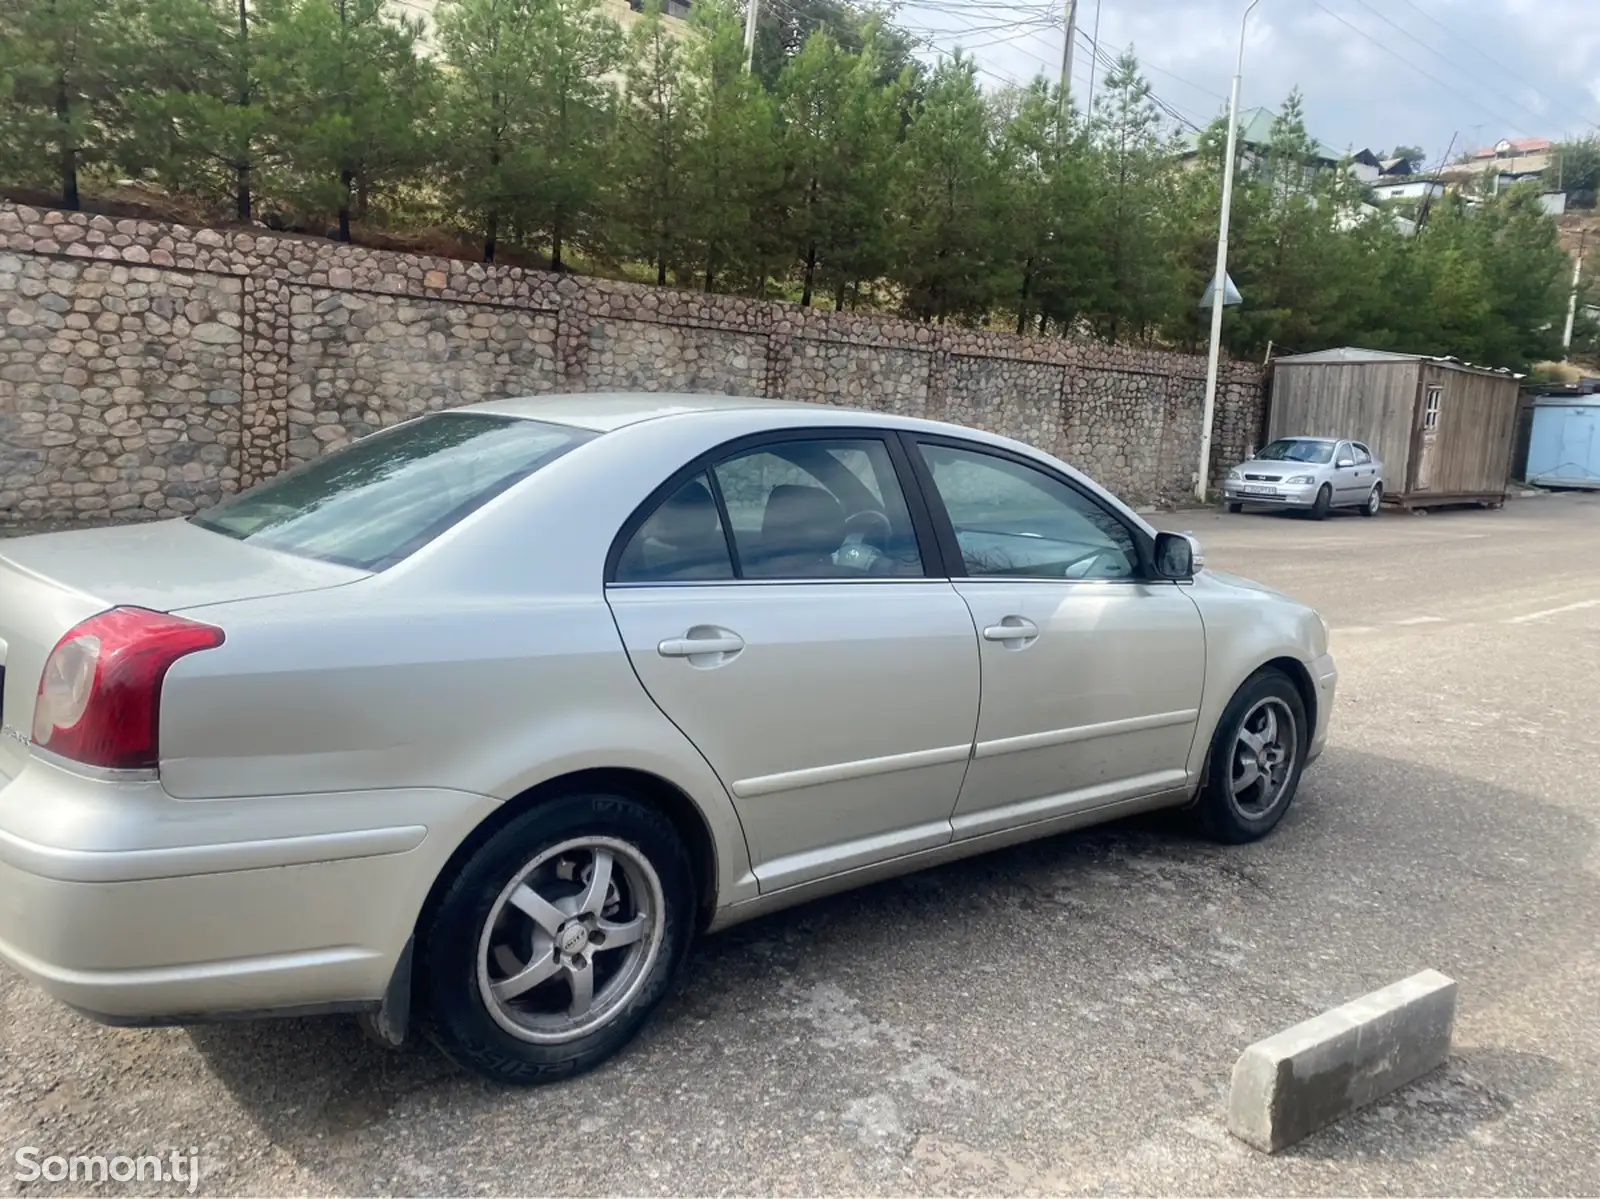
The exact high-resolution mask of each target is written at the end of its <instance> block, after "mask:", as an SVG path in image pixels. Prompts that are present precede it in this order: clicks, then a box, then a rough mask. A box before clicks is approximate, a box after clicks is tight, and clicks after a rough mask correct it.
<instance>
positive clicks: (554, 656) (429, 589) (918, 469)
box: [0, 395, 1336, 1083]
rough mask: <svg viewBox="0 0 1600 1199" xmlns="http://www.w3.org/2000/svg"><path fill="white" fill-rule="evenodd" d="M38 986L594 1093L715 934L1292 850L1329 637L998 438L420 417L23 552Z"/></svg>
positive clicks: (1285, 604)
mask: <svg viewBox="0 0 1600 1199" xmlns="http://www.w3.org/2000/svg"><path fill="white" fill-rule="evenodd" d="M0 662H3V664H4V689H3V698H4V707H3V726H4V733H3V736H0V957H3V958H4V959H5V960H6V961H8V962H10V963H11V964H12V965H13V966H14V967H15V968H16V969H17V970H19V971H21V972H22V973H23V974H24V975H26V976H28V977H29V978H31V979H33V980H34V981H35V982H36V983H38V985H39V986H41V987H43V988H44V989H45V990H46V991H48V992H50V993H51V994H52V995H54V996H56V997H57V998H59V999H61V1000H63V1001H65V1002H66V1003H68V1004H71V1005H72V1006H73V1007H75V1008H78V1009H80V1010H81V1011H84V1012H86V1013H89V1014H92V1015H95V1016H97V1017H99V1018H101V1019H105V1020H109V1021H112V1022H115V1023H123V1024H150V1023H171V1022H189V1021H195V1020H203V1019H210V1018H215V1017H222V1016H237V1015H241V1014H245V1013H249V1014H266V1013H283V1012H315V1011H339V1010H343V1011H356V1012H360V1013H362V1016H363V1019H364V1020H365V1022H366V1024H367V1027H368V1029H369V1031H370V1032H372V1033H373V1035H375V1036H378V1037H380V1038H382V1039H383V1040H385V1041H388V1042H390V1043H399V1042H401V1041H402V1040H403V1039H404V1038H405V1037H406V1035H407V1030H408V1028H410V1027H413V1026H415V1027H420V1028H421V1029H422V1030H424V1031H425V1032H426V1033H427V1035H428V1036H429V1037H431V1038H432V1039H433V1040H434V1042H436V1043H437V1044H438V1045H439V1046H441V1047H442V1048H443V1049H444V1050H445V1051H446V1052H447V1053H448V1054H449V1055H450V1056H451V1057H453V1058H454V1059H455V1060H456V1061H458V1062H460V1063H463V1064H464V1065H466V1066H468V1067H470V1068H473V1069H476V1070H479V1071H481V1072H483V1073H484V1074H486V1075H488V1076H490V1077H492V1078H495V1079H499V1080H502V1081H505V1082H511V1083H531V1082H540V1081H545V1080H549V1079H555V1078H560V1077H564V1076H567V1075H570V1074H573V1073H576V1072H579V1071H582V1070H586V1069H588V1068H590V1067H592V1066H594V1065H596V1064H598V1063H599V1062H601V1061H603V1060H605V1059H606V1058H607V1057H608V1056H609V1055H611V1054H612V1053H614V1052H616V1051H617V1050H618V1049H619V1048H620V1047H621V1046H623V1045H624V1044H625V1043H626V1042H627V1041H628V1039H629V1038H630V1037H631V1036H633V1034H634V1033H635V1032H636V1031H637V1030H638V1029H639V1027H640V1026H641V1024H642V1023H643V1022H644V1021H645V1020H646V1019H647V1018H648V1016H649V1014H650V1012H651V1011H652V1010H653V1009H654V1008H655V1007H656V1005H657V1004H658V1003H659V1002H660V1001H661V999H662V997H663V996H664V995H665V994H666V992H667V988H668V986H669V983H670V981H671V979H672V977H673V975H674V974H675V973H676V972H677V971H678V969H679V968H680V967H681V965H682V964H683V962H684V960H685V955H686V951H687V948H688V946H689V943H690V940H691V938H692V937H693V936H694V935H695V934H696V933H698V932H703V931H707V930H710V929H715V928H720V927H723V926H726V925H729V924H733V923H735V922H737V921H740V920H745V919H748V918H750V917H753V916H757V915H760V914H762V913H764V912H769V911H772V910H775V909H778V908H782V907H785V906H787V905H790V904H794V903H799V902H801V901H803V900H806V899H809V898H812V897H814V896H817V895H821V894H824V893H827V892H830V891H837V890H840V889H843V888H847V887H853V886H856V885H858V884H861V883H865V882H868V881H870V880H873V879H878V878H883V877H886V876H888V875H893V874H898V873H902V872H905V871H910V870H915V869H917V868H919V867H923V866H929V865H933V864H935V863H938V862H943V861H948V860H950V859H952V858H957V857H961V856H963V855H966V854H973V853H979V852H982V851H984V850H987V849H991V848H994V847H996V846H1001V845H1006V844H1009V843H1013V842H1017V841H1023V840H1027V839H1030V838H1035V837H1042V836H1046V835H1049V834H1051V833H1056V832H1059V831H1061V830H1063V829H1069V828H1074V827H1078V826H1082V825H1086V824H1091V823H1095V822H1098V821H1102V820H1108V819H1111V818H1113V817H1117V816H1123V815H1126V814H1129V813H1132V812H1138V811H1143V810H1147V809H1152V808H1159V807H1165V806H1174V807H1187V808H1188V809H1189V810H1190V812H1191V814H1192V816H1193V818H1194V820H1195V822H1196V824H1197V825H1198V827H1199V828H1200V829H1201V830H1203V831H1204V832H1206V833H1207V834H1208V835H1210V836H1212V837H1215V838H1217V839H1220V840H1222V841H1226V842H1245V841H1251V840H1254V839H1256V838H1258V837H1262V836H1265V835H1266V834H1267V833H1268V832H1269V831H1271V830H1272V829H1273V828H1274V827H1275V826H1276V825H1277V824H1278V822H1279V821H1280V820H1282V819H1283V816H1284V812H1285V811H1286V810H1287V809H1288V807H1289V804H1290V802H1291V801H1292V800H1293V798H1294V795H1295V791H1296V788H1297V786H1298V784H1299V781H1300V777H1301V771H1302V770H1303V769H1304V768H1305V767H1306V765H1307V764H1308V763H1309V762H1311V761H1312V759H1313V758H1315V757H1316V756H1317V754H1318V753H1319V752H1320V751H1321V750H1322V747H1323V744H1324V742H1325V741H1326V738H1327V735H1328V721H1329V715H1330V712H1331V710H1332V707H1333V695H1334V687H1335V680H1336V671H1335V669H1334V665H1333V660H1332V659H1331V658H1330V657H1329V655H1328V631H1327V626H1326V625H1325V624H1324V623H1323V621H1322V619H1321V618H1320V617H1319V616H1318V615H1317V614H1316V613H1315V612H1314V611H1312V610H1311V609H1309V608H1307V607H1305V606H1303V605H1301V604H1299V603H1296V602H1294V601H1293V600H1290V599H1287V598H1285V597H1283V596H1281V595H1278V594H1276V593H1274V592H1271V591H1269V590H1267V589H1265V588H1263V587H1260V586H1257V585H1255V584H1252V583H1248V582H1246V581H1244V580H1242V579H1235V578H1230V577H1228V576H1225V575H1220V574H1214V573H1212V572H1209V571H1206V570H1204V569H1202V568H1201V564H1200V562H1199V561H1198V559H1197V557H1196V556H1195V547H1194V543H1193V542H1192V540H1191V539H1190V538H1189V537H1187V536H1186V535H1183V534H1174V533H1158V532H1157V531H1156V530H1154V529H1152V528H1151V527H1150V526H1149V525H1147V524H1146V523H1145V522H1144V521H1143V520H1141V519H1140V518H1139V517H1138V516H1137V515H1135V514H1134V512H1133V511H1132V510H1130V509H1129V508H1128V507H1126V506H1125V505H1124V504H1122V503H1120V502H1119V501H1118V500H1116V499H1115V498H1113V497H1112V496H1111V495H1109V494H1107V493H1106V492H1105V491H1104V490H1102V489H1101V488H1099V487H1097V486H1096V485H1095V484H1094V483H1092V482H1090V481H1089V480H1088V479H1086V478H1084V477H1083V476H1082V475H1080V474H1078V473H1077V472H1076V471H1074V470H1072V469H1071V468H1070V467H1068V466H1066V465H1064V464H1063V463H1061V462H1058V461H1056V460H1055V459H1052V458H1050V457H1047V456H1045V455H1043V454H1041V453H1039V452H1037V451H1035V450H1032V449H1029V448H1028V447H1026V446H1023V445H1020V444H1018V443H1016V442H1012V441H1008V440H1006V439H1004V438H1000V437H995V436H991V435H988V434H984V433H978V432H974V431H972V430H969V429H960V428H956V427H953V426H950V425H943V424H936V423H932V422H926V421H916V420H910V419H904V418H899V417H894V416H889V415H882V414H874V413H866V412H853V411H842V410H840V409H836V408H829V407H821V406H817V407H811V406H801V405H791V404H783V403H778V402H772V401H763V400H745V399H737V398H723V397H706V396H681V397H634V396H623V395H618V396H597V395H589V396H557V397H547V398H543V399H524V400H507V401H502V402H496V403H490V404H483V405H478V406H476V407H473V408H468V409H462V410H458V411H451V412H440V413H435V414H432V415H427V416H422V417H419V418H417V419H415V420H412V421H409V422H407V423H404V424H401V425H398V426H395V427H393V428H390V429H387V430H385V431H383V432H381V433H378V434H375V435H373V436H371V437H369V438H366V439H364V440H362V441H359V442H356V443H354V444H352V445H350V446H348V447H346V448H344V449H342V450H340V451H338V452H336V453H333V454H330V455H328V456H327V457H324V458H320V459H317V460H315V461H313V462H310V463H308V464H307V465H305V466H302V467H300V468H298V469H296V470H294V471H291V472H289V473H287V474H283V475H280V476H278V477H277V478H275V479H272V480H271V481H269V482H266V483H264V484H262V485H260V486H257V487H255V488H254V489H252V490H248V491H245V492H243V493H241V494H239V495H237V496H234V497H232V498H230V499H228V500H226V501H224V502H223V503H221V504H219V505H217V506H216V507H214V508H212V509H210V510H209V511H206V512H204V513H202V514H200V515H198V516H195V517H193V518H191V519H188V520H178V521H168V522H163V523H158V524H150V525H143V526H136V527H121V528H107V529H99V530H92V531H78V532H70V533H59V534H50V535H41V536H35V537H27V538H21V539H18V540H15V541H11V542H7V543H5V544H4V547H3V554H0Z"/></svg>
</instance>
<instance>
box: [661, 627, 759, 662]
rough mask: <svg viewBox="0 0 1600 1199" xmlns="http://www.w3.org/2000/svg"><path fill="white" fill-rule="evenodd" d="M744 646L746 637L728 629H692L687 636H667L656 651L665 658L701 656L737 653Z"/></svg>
mask: <svg viewBox="0 0 1600 1199" xmlns="http://www.w3.org/2000/svg"><path fill="white" fill-rule="evenodd" d="M697 633H698V634H699V636H696V634H697ZM743 648H744V638H743V637H741V636H739V634H737V633H733V632H730V631H728V630H727V629H690V630H689V634H688V636H686V637H669V638H667V640H665V641H663V642H662V643H661V644H660V645H658V646H656V652H657V653H658V654H660V655H661V656H662V657H663V658H700V657H712V656H719V655H722V654H736V653H738V652H739V651H740V650H742V649H743Z"/></svg>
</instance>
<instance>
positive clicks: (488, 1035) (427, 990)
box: [415, 794, 696, 1086]
mask: <svg viewBox="0 0 1600 1199" xmlns="http://www.w3.org/2000/svg"><path fill="white" fill-rule="evenodd" d="M583 838H601V839H605V840H606V841H608V842H613V843H615V842H620V843H622V844H623V845H624V846H626V847H628V848H629V849H631V850H633V851H636V852H637V853H638V854H639V855H641V856H642V858H643V859H644V860H645V862H647V863H648V866H649V867H650V868H651V869H652V870H653V871H654V873H655V878H656V879H658V880H659V882H660V885H661V901H660V912H659V915H658V917H657V921H656V922H657V924H659V927H660V934H661V935H660V937H659V940H657V939H656V938H655V936H654V933H651V934H650V935H649V936H648V937H645V938H641V940H643V941H646V942H649V943H653V945H654V948H653V949H651V950H649V951H647V952H653V953H654V957H648V956H647V957H645V958H643V959H642V960H641V963H640V967H639V972H638V976H637V977H638V979H639V981H638V982H637V983H636V984H633V989H632V992H631V994H630V995H628V997H627V998H626V1001H625V1002H619V1004H618V1006H617V1008H616V1010H615V1011H614V1012H612V1013H611V1014H610V1015H609V1016H607V1017H606V1019H605V1022H604V1023H603V1024H600V1025H599V1026H598V1027H596V1028H594V1029H593V1030H592V1031H589V1032H587V1033H584V1034H582V1035H578V1036H575V1037H574V1038H573V1039H570V1040H566V1041H562V1042H559V1043H541V1042H534V1041H530V1040H527V1039H524V1038H522V1037H519V1036H517V1035H514V1034H513V1033H512V1032H509V1031H507V1029H506V1027H504V1026H503V1025H502V1024H501V1023H500V1021H499V1020H498V1019H497V1018H496V1016H495V1015H493V1014H491V1012H490V1009H489V1005H488V1002H486V1000H485V998H484V995H483V992H482V991H481V990H480V988H479V971H478V962H479V957H478V955H479V950H480V941H482V940H483V939H484V937H485V927H486V924H487V922H488V921H489V920H490V919H491V917H492V916H493V915H494V914H495V913H496V912H497V911H499V910H501V909H502V904H501V900H502V896H503V894H504V893H505V892H506V891H507V889H508V888H509V886H510V884H511V883H512V881H513V880H514V879H515V878H516V877H517V876H518V875H519V874H520V873H521V872H523V871H524V869H525V868H526V867H527V866H528V865H529V864H530V863H532V862H534V861H536V860H537V859H538V857H539V855H540V854H541V853H543V852H545V851H547V850H550V849H552V848H554V847H556V846H560V845H564V844H567V843H569V842H573V841H575V840H581V839H583ZM617 852H618V856H619V857H620V856H621V854H622V849H621V847H619V848H618V851H617ZM554 865H555V866H556V868H557V869H559V868H560V863H559V860H558V861H556V862H555V863H554ZM619 869H620V867H619ZM558 881H559V880H558ZM572 885H574V886H576V885H578V884H577V883H573V884H572ZM695 910H696V909H695V883H694V872H693V868H692V867H691V865H690V862H689V855H688V852H687V850H685V848H684V845H683V841H682V839H681V838H680V837H679V836H678V833H677V830H676V829H674V828H673V826H672V822H671V821H670V820H668V819H667V818H666V817H665V816H664V815H662V813H660V812H659V811H657V810H656V809H655V808H652V807H650V806H648V805H646V804H644V803H641V802H639V801H638V800H636V799H631V798H628V797H626V796H621V795H608V794H589V795H569V796H563V797H560V798H556V799H551V800H549V801H548V802H545V803H541V804H539V805H538V806H536V807H534V808H531V809H530V810H528V811H526V812H523V813H522V814H521V815H519V816H516V817H515V818H513V819H512V820H511V821H510V822H509V823H508V824H507V825H506V826H505V827H504V828H502V829H500V830H499V831H498V832H497V833H495V834H494V835H493V836H492V837H490V839H489V840H488V841H487V842H485V843H484V844H483V845H482V846H480V847H479V848H478V849H477V850H476V851H475V852H474V853H473V854H472V855H471V856H470V857H469V858H467V860H466V861H465V862H464V863H462V864H461V866H460V867H459V869H458V870H457V871H456V873H455V876H454V877H453V878H451V879H450V880H449V881H448V882H446V883H445V885H444V888H443V890H442V892H441V893H440V894H439V895H438V897H437V899H436V901H435V902H433V903H431V904H430V906H429V908H428V910H427V911H426V912H424V914H423V917H422V920H421V921H420V922H419V923H418V927H417V938H416V947H417V959H416V960H417V985H416V992H415V993H416V997H417V1002H418V1007H419V1009H420V1011H419V1023H420V1025H421V1027H422V1030H423V1032H424V1033H425V1034H426V1035H427V1036H428V1037H429V1038H430V1039H431V1040H432V1041H433V1042H434V1043H435V1044H436V1045H438V1046H439V1048H440V1049H441V1050H443V1051H444V1053H445V1054H446V1055H447V1056H448V1057H449V1058H450V1059H451V1060H453V1061H454V1062H456V1064H458V1065H460V1066H462V1067H464V1068H466V1069H468V1070H472V1071H475V1072H477V1073H478V1074H481V1075H484V1076H485V1077H487V1078H490V1079H492V1080H494V1081H496V1082H501V1083H509V1084H511V1085H514V1086H529V1085H533V1084H537V1083H547V1082H554V1081H557V1080H559V1079H563V1078H570V1077H572V1076H573V1075H576V1074H581V1073H583V1072H584V1071H586V1070H592V1069H593V1068H594V1067H596V1066H598V1065H600V1063H602V1062H604V1061H605V1060H606V1059H607V1058H609V1057H611V1056H612V1055H613V1054H615V1053H616V1052H617V1051H618V1050H620V1049H622V1047H623V1046H625V1045H626V1044H627V1043H628V1042H629V1041H630V1040H632V1039H633V1037H634V1035H635V1034H636V1033H637V1032H638V1031H639V1029H640V1028H641V1027H643V1025H644V1023H645V1021H646V1020H648V1019H649V1018H650V1015H651V1013H652V1012H653V1011H654V1010H655V1009H656V1007H657V1005H659V1004H660V1002H661V1001H662V999H664V998H665V997H666V995H667V993H668V990H669V989H670V987H671V984H672V981H673V979H674V977H675V976H676V975H677V973H678V970H679V968H680V967H681V966H682V964H683V959H684V957H685V955H686V954H687V951H688V948H689V942H690V940H691V937H692V935H693V932H694V923H695ZM652 927H654V926H652ZM600 943H601V942H600V939H599V937H598V936H597V937H596V938H595V941H594V942H593V944H592V945H590V946H588V947H587V955H588V960H589V961H590V962H597V961H598V957H599V955H598V953H597V952H596V949H595V946H597V945H599V944H600ZM620 952H627V951H626V950H623V951H620ZM608 960H609V959H608ZM597 977H599V974H598V968H596V972H595V973H594V974H592V975H591V978H597ZM541 985H545V984H541ZM555 985H558V986H559V985H561V984H559V983H556V984H555ZM591 985H593V984H591ZM603 991H604V988H603V986H602V987H601V990H600V993H601V994H602V995H603ZM529 994H530V995H532V994H533V992H531V991H530V992H529ZM598 999H599V997H598V996H597V1003H598ZM620 999H621V996H620V995H619V1000H620Z"/></svg>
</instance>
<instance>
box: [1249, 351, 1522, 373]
mask: <svg viewBox="0 0 1600 1199" xmlns="http://www.w3.org/2000/svg"><path fill="white" fill-rule="evenodd" d="M1274 362H1277V363H1279V364H1282V363H1292V364H1295V365H1305V366H1317V365H1323V366H1326V365H1330V364H1334V363H1341V362H1439V363H1443V364H1444V365H1446V366H1453V367H1457V368H1459V369H1461V370H1468V371H1477V372H1478V373H1480V374H1484V375H1504V376H1505V377H1506V378H1508V379H1520V378H1522V376H1521V375H1519V374H1517V373H1515V372H1514V371H1509V370H1507V369H1506V368H1505V367H1503V366H1493V367H1491V366H1474V365H1473V364H1472V363H1470V362H1463V361H1461V359H1459V358H1453V357H1450V356H1448V355H1440V354H1397V353H1395V352H1394V351H1393V350H1364V349H1362V348H1361V347H1360V346H1340V347H1339V348H1338V349H1333V350H1318V351H1316V352H1315V353H1312V354H1285V355H1284V356H1283V357H1282V358H1277V359H1274Z"/></svg>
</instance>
